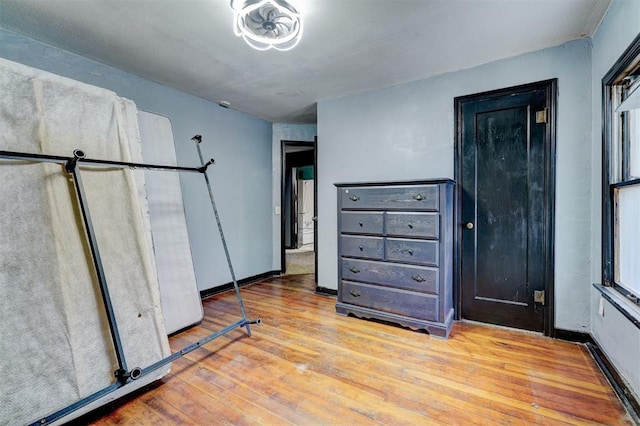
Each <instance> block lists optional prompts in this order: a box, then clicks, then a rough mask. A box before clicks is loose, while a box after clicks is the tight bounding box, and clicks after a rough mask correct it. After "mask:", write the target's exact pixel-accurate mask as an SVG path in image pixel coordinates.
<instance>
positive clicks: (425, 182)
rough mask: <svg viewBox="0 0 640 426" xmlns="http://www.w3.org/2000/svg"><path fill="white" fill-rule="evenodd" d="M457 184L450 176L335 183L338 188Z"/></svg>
mask: <svg viewBox="0 0 640 426" xmlns="http://www.w3.org/2000/svg"><path fill="white" fill-rule="evenodd" d="M441 183H444V184H449V185H455V184H456V182H455V181H454V180H452V179H449V178H439V179H424V180H406V181H386V182H384V181H382V182H339V183H334V185H335V186H336V187H338V188H342V187H347V186H348V187H351V186H400V185H405V186H406V185H436V184H441Z"/></svg>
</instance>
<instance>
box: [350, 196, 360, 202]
mask: <svg viewBox="0 0 640 426" xmlns="http://www.w3.org/2000/svg"><path fill="white" fill-rule="evenodd" d="M349 199H350V200H351V201H354V202H355V201H358V200H359V199H360V197H358V196H357V195H352V196H351V197H349Z"/></svg>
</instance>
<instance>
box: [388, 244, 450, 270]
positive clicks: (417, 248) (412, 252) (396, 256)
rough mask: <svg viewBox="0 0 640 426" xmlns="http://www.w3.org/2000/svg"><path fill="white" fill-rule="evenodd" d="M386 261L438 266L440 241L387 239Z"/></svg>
mask: <svg viewBox="0 0 640 426" xmlns="http://www.w3.org/2000/svg"><path fill="white" fill-rule="evenodd" d="M384 258H385V260H391V261H394V262H408V263H420V264H423V265H431V266H438V241H425V240H405V239H402V238H387V241H386V244H385V257H384Z"/></svg>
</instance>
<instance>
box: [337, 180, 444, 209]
mask: <svg viewBox="0 0 640 426" xmlns="http://www.w3.org/2000/svg"><path fill="white" fill-rule="evenodd" d="M340 193H341V195H340V197H341V200H340V201H341V205H342V208H343V209H402V210H438V207H439V205H438V204H439V202H438V200H439V190H438V185H412V186H395V187H366V186H363V187H351V188H341V189H340Z"/></svg>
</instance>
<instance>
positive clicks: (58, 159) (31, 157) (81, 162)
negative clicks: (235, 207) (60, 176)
mask: <svg viewBox="0 0 640 426" xmlns="http://www.w3.org/2000/svg"><path fill="white" fill-rule="evenodd" d="M76 151H80V152H81V153H82V154H84V152H82V151H81V150H76ZM76 151H74V152H76ZM0 158H4V159H7V160H23V161H32V162H37V163H59V164H64V165H65V168H67V166H69V165H70V164H69V163H70V162H71V163H72V164H71V165H74V166H75V165H76V164H77V165H78V166H80V167H81V166H95V167H117V168H121V169H142V170H158V171H170V172H188V173H203V170H202V166H200V167H183V166H167V165H161V164H146V163H132V162H127V161H110V160H96V159H92V158H85V157H81V158H79V157H76V156H75V155H74V156H73V157H62V156H59V155H47V154H32V153H28V152H16V151H0ZM211 161H212V162H213V159H212V160H211ZM67 171H69V170H67Z"/></svg>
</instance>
